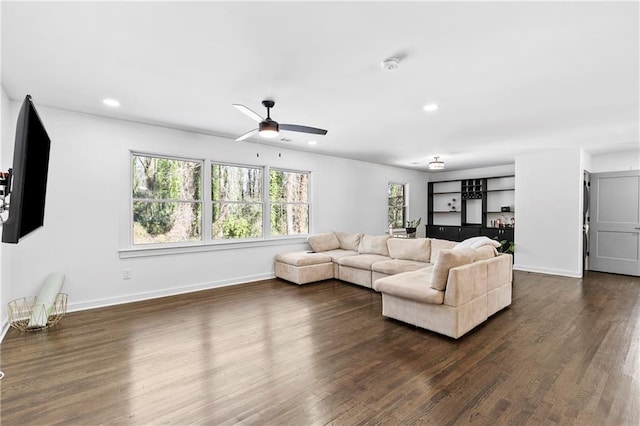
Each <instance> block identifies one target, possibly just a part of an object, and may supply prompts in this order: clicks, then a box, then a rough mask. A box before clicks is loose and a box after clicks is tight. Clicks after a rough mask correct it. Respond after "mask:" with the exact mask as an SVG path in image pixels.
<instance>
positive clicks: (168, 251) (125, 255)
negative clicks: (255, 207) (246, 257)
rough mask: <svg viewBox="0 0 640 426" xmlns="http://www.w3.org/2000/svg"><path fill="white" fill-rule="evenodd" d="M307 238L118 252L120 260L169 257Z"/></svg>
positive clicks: (292, 241)
mask: <svg viewBox="0 0 640 426" xmlns="http://www.w3.org/2000/svg"><path fill="white" fill-rule="evenodd" d="M306 241H307V236H306V235H304V236H298V237H281V238H272V239H268V240H254V241H222V242H216V243H208V244H206V243H195V244H188V245H174V246H166V245H165V246H153V247H135V248H130V249H120V250H119V251H118V253H119V256H120V259H132V258H136V257H150V256H167V255H173V254H185V253H200V252H208V251H220V250H236V249H243V248H255V247H269V246H279V245H287V244H296V243H305V242H306Z"/></svg>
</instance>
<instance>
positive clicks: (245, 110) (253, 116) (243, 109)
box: [232, 104, 264, 123]
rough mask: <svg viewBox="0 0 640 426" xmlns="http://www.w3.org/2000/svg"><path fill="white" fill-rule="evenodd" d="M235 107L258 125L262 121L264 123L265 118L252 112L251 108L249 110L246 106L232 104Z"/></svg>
mask: <svg viewBox="0 0 640 426" xmlns="http://www.w3.org/2000/svg"><path fill="white" fill-rule="evenodd" d="M232 105H233V106H234V107H236V108H237V109H238V111H240V112H242V113H243V114H245V115H246V116H247V117H249V118H251V119H253V120H256V121H257V122H258V123H259V122H261V121H264V118H262V117H261V116H260V115H259V114H258V113H257V112H254V111H252V110H250V109H249V108H247V107H246V106H244V105H240V104H232Z"/></svg>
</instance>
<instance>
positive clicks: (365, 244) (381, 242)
mask: <svg viewBox="0 0 640 426" xmlns="http://www.w3.org/2000/svg"><path fill="white" fill-rule="evenodd" d="M390 237H391V236H390V235H380V236H373V235H363V236H362V239H361V240H360V247H358V252H359V253H361V254H379V255H381V256H389V249H388V248H387V240H388V239H389V238H390Z"/></svg>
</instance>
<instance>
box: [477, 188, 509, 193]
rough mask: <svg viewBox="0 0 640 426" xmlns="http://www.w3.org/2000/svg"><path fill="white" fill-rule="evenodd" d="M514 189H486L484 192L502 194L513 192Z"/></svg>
mask: <svg viewBox="0 0 640 426" xmlns="http://www.w3.org/2000/svg"><path fill="white" fill-rule="evenodd" d="M515 190H516V189H515V188H504V189H487V190H485V191H484V192H503V191H515Z"/></svg>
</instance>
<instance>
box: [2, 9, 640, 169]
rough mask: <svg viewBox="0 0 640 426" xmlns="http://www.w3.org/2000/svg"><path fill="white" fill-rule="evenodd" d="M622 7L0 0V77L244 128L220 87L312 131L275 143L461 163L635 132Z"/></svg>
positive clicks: (10, 86) (60, 102) (611, 147)
mask: <svg viewBox="0 0 640 426" xmlns="http://www.w3.org/2000/svg"><path fill="white" fill-rule="evenodd" d="M638 22H639V7H638V2H626V3H613V2H598V3H596V2H565V3H557V2H556V3H554V2H528V3H523V2H464V3H463V2H448V3H444V2H409V3H393V2H355V3H345V2H330V3H329V2H282V3H274V2H258V3H248V2H233V3H226V2H194V3H186V2H135V3H134V2H124V3H113V2H105V3H96V2H86V3H83V2H69V3H63V2H44V3H30V2H26V3H13V2H3V3H2V86H3V87H4V88H5V91H6V92H7V94H8V95H9V97H10V98H11V99H13V100H21V99H22V98H23V97H24V95H25V94H26V93H30V94H31V95H32V96H33V99H34V101H35V103H36V105H47V106H53V107H58V108H64V109H68V110H73V111H82V112H88V113H91V114H98V115H103V116H109V117H117V118H123V119H128V120H133V121H139V122H147V123H156V124H161V125H165V126H169V127H175V128H180V129H188V130H195V131H199V132H204V133H210V134H217V135H223V136H227V137H231V138H235V137H237V136H239V135H241V134H243V133H245V132H247V131H249V130H251V129H252V128H254V127H256V126H255V124H256V123H255V122H253V121H252V120H250V119H249V118H248V117H246V116H245V115H243V114H241V113H240V112H239V111H237V110H236V109H235V108H233V107H232V106H231V104H233V103H240V104H244V105H246V106H248V107H249V108H251V109H253V110H254V111H256V112H258V113H260V114H262V115H264V110H263V108H262V106H261V104H260V101H261V100H262V99H265V98H270V99H274V100H275V101H276V106H275V108H274V109H273V110H272V118H274V119H275V120H277V121H279V122H281V123H293V124H302V125H307V126H313V127H321V128H325V129H328V130H329V133H328V134H327V135H326V136H315V137H313V138H312V137H310V136H308V135H305V134H301V133H294V132H281V137H285V138H287V139H290V140H291V141H284V142H278V143H281V144H283V145H285V146H287V147H294V148H300V149H305V150H311V151H316V152H322V153H328V154H333V155H338V156H343V157H349V158H356V159H361V160H366V161H372V162H377V163H382V164H389V165H395V166H402V167H408V168H419V169H424V168H425V166H426V163H427V162H428V161H429V160H430V157H431V156H434V155H441V156H442V157H443V158H444V160H445V162H446V164H447V169H448V170H452V169H463V168H470V167H482V166H491V165H499V164H508V163H512V162H513V161H514V157H515V155H517V154H519V153H523V152H527V151H529V150H542V149H549V150H552V149H554V148H562V147H569V146H580V147H583V148H585V149H587V150H588V151H590V152H592V153H601V152H608V151H620V150H626V149H635V148H637V147H638V146H639V140H640V137H639V125H638V122H639V114H640V110H639V97H640V94H639V90H640V88H639V55H640V48H639V24H638ZM391 56H396V57H399V58H400V59H401V61H400V67H399V69H398V70H396V71H394V72H385V71H383V70H382V68H381V66H380V63H381V62H382V61H383V60H384V59H386V58H387V57H391ZM105 97H113V98H116V99H118V100H119V101H120V102H121V104H122V106H121V107H120V108H118V109H109V108H107V107H106V106H104V105H102V103H101V100H102V99H103V98H105ZM431 102H435V103H437V104H439V105H440V109H439V110H438V111H436V112H433V113H427V112H425V111H423V110H422V107H423V106H424V105H425V104H427V103H431ZM258 139H259V138H256V139H253V140H252V141H253V142H255V141H257V140H258ZM310 139H315V140H316V141H317V142H318V144H317V145H316V146H314V147H311V146H309V145H308V144H307V142H308V141H309V140H310ZM260 141H261V142H264V139H260ZM234 143H247V142H234ZM414 163H419V164H418V165H416V164H414Z"/></svg>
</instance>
